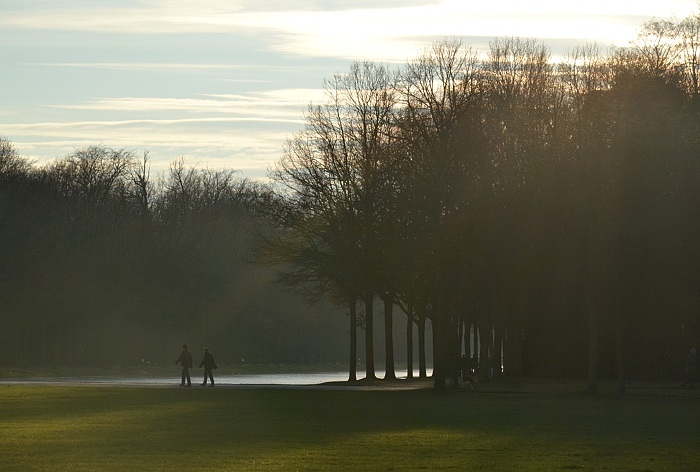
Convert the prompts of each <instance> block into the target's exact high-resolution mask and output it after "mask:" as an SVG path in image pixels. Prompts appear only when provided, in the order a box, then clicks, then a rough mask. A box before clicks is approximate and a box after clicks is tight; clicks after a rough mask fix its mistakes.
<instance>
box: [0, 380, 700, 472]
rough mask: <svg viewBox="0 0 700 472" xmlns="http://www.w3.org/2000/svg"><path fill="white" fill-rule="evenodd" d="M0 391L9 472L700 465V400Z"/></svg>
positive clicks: (0, 450) (503, 392)
mask: <svg viewBox="0 0 700 472" xmlns="http://www.w3.org/2000/svg"><path fill="white" fill-rule="evenodd" d="M577 389H578V387H577V386H572V387H571V388H568V387H565V388H562V387H561V386H560V387H557V388H553V389H550V388H547V387H539V388H537V389H534V390H533V389H522V388H520V389H518V388H508V387H504V388H500V389H499V388H491V389H489V390H488V391H480V390H479V389H477V390H476V391H473V392H470V391H467V390H459V391H449V392H447V393H442V394H438V393H434V392H433V391H431V390H411V391H395V390H387V391H377V390H371V391H368V390H362V389H357V390H352V391H348V390H319V389H316V390H305V389H275V388H215V389H205V388H192V389H184V388H171V387H105V386H100V387H96V386H52V385H49V386H46V385H25V384H18V385H0V470H17V471H30V470H51V471H61V470H70V471H83V470H138V471H145V470H242V471H262V470H275V471H278V470H282V471H288V470H289V471H293V470H319V471H336V470H372V471H375V470H393V471H404V470H445V469H451V470H475V471H497V470H504V471H515V470H538V471H539V470H558V471H561V470H579V469H581V470H610V471H616V470H620V471H683V470H698V468H699V467H700V447H699V446H700V429H699V428H700V423H699V420H700V396H697V395H694V394H691V393H689V392H688V393H686V391H678V390H673V389H667V390H658V391H654V392H650V393H649V392H637V393H633V394H630V395H626V396H617V395H612V394H602V395H598V396H590V395H586V394H584V393H581V392H579V391H578V390H577Z"/></svg>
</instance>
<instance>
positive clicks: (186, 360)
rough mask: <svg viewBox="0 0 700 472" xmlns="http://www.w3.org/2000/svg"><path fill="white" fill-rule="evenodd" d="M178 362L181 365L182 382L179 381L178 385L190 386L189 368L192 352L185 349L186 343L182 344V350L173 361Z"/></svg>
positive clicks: (190, 366)
mask: <svg viewBox="0 0 700 472" xmlns="http://www.w3.org/2000/svg"><path fill="white" fill-rule="evenodd" d="M178 363H179V364H180V365H181V366H182V382H181V383H180V387H191V386H192V381H191V380H190V369H191V368H192V353H191V352H190V351H188V350H187V344H183V345H182V352H181V353H180V357H178V358H177V360H176V361H175V365H177V364H178ZM185 380H187V384H185Z"/></svg>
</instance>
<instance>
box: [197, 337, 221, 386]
mask: <svg viewBox="0 0 700 472" xmlns="http://www.w3.org/2000/svg"><path fill="white" fill-rule="evenodd" d="M199 367H204V382H203V383H202V387H206V386H207V376H208V377H209V380H210V383H209V386H210V387H213V386H214V376H213V375H212V373H211V370H212V369H216V368H217V367H216V361H215V360H214V356H212V355H211V352H209V348H207V347H205V348H204V359H202V362H200V363H199Z"/></svg>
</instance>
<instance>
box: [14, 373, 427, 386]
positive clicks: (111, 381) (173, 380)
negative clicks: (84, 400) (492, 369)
mask: <svg viewBox="0 0 700 472" xmlns="http://www.w3.org/2000/svg"><path fill="white" fill-rule="evenodd" d="M431 373H432V372H431V370H430V369H429V370H428V375H430V374H431ZM376 376H377V377H378V378H383V377H384V371H379V370H378V371H376ZM396 376H397V377H398V378H406V370H403V371H401V370H397V371H396ZM414 376H415V377H418V371H414ZM190 377H191V379H192V385H199V384H200V383H201V382H202V379H203V371H202V370H201V369H193V370H192V371H190ZM348 377H349V375H348V373H347V372H341V371H338V372H304V373H279V374H245V375H234V374H225V373H223V372H222V373H221V374H219V373H218V372H217V371H214V381H215V383H216V384H217V385H222V386H225V385H321V384H324V383H328V382H344V381H347V380H348ZM364 377H365V372H364V371H358V372H357V378H358V379H363V378H364ZM13 383H42V384H61V385H63V384H81V385H85V384H89V385H162V386H167V385H178V384H179V383H180V371H179V370H177V371H174V372H173V375H172V376H171V377H109V376H95V377H36V378H23V379H5V380H2V381H0V384H5V385H9V384H13Z"/></svg>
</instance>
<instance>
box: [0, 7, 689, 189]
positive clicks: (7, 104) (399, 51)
mask: <svg viewBox="0 0 700 472" xmlns="http://www.w3.org/2000/svg"><path fill="white" fill-rule="evenodd" d="M698 11H700V9H699V6H698V0H664V1H659V0H655V1H639V0H625V1H622V0H587V1H561V0H558V1H536V0H532V1H523V0H480V1H472V0H432V1H430V0H359V1H352V0H344V1H341V0H309V1H302V0H197V1H195V0H0V137H4V138H6V139H9V140H10V141H12V143H13V144H14V147H15V149H16V150H17V151H18V152H19V153H20V154H21V155H22V156H24V157H27V158H29V159H31V160H32V161H35V162H36V163H37V164H45V163H48V162H51V161H52V160H54V159H56V158H62V157H65V156H66V155H68V154H70V153H72V152H74V151H75V150H76V149H79V148H82V147H85V146H89V145H103V146H106V147H110V148H114V149H127V150H130V151H133V152H134V153H135V154H136V155H137V157H141V156H142V155H143V153H144V152H148V156H149V159H150V160H151V165H152V171H154V172H162V171H164V170H166V169H167V168H168V166H169V165H170V163H172V162H173V161H174V160H176V159H178V158H180V157H182V158H184V160H185V163H186V164H187V165H191V166H198V167H200V168H209V169H217V170H219V169H233V170H236V171H240V173H241V174H242V176H244V177H248V178H253V179H264V178H265V176H266V174H267V170H268V169H269V168H270V166H271V165H272V164H273V163H274V162H275V161H277V160H278V159H279V158H280V157H281V156H282V155H283V152H284V145H285V142H286V140H287V139H288V138H290V137H291V136H292V135H293V134H294V133H295V132H296V131H299V130H301V129H303V127H304V113H305V111H306V108H307V106H308V104H309V103H320V102H321V101H322V100H323V95H322V85H323V80H324V79H328V78H331V77H332V76H333V75H334V74H337V73H344V72H347V71H348V70H349V67H350V64H351V62H352V61H356V60H370V61H377V62H384V63H389V64H396V65H397V66H400V65H401V64H402V63H405V62H407V61H410V60H412V59H415V58H416V57H418V56H419V54H420V53H421V52H422V51H423V50H424V49H425V48H426V47H427V46H429V45H430V44H431V43H433V42H435V41H438V40H442V39H446V38H447V39H460V40H461V41H462V42H463V43H464V44H465V45H468V46H471V47H473V48H474V49H476V50H479V51H486V50H487V48H488V43H489V41H491V40H493V39H494V38H497V37H511V36H512V37H520V38H527V39H530V38H535V39H539V40H540V41H542V42H543V43H545V44H546V45H548V46H549V47H550V49H551V51H552V54H553V55H554V56H557V55H564V54H565V53H566V52H567V51H568V50H570V49H573V48H574V47H575V46H577V45H581V44H584V43H591V42H594V43H597V44H598V45H599V46H600V47H601V49H602V50H606V49H607V48H608V47H609V46H611V45H615V46H626V45H629V43H630V41H633V40H634V39H635V38H636V36H637V33H638V32H639V30H640V27H641V25H642V24H643V23H644V22H646V21H648V20H650V19H653V18H671V17H675V18H684V17H687V16H689V15H692V14H696V13H698Z"/></svg>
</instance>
